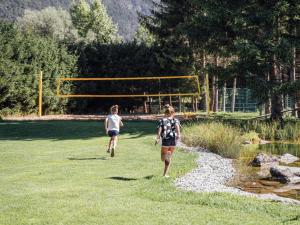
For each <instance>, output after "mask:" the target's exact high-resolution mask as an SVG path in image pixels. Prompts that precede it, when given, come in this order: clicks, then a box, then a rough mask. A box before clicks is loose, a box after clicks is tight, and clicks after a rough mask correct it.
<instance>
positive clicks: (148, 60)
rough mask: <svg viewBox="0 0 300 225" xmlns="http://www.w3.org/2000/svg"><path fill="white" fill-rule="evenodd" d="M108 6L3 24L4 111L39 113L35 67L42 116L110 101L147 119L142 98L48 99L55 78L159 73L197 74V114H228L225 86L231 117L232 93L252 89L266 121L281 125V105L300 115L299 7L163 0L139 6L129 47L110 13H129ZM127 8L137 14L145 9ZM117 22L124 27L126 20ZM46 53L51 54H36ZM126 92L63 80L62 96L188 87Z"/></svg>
mask: <svg viewBox="0 0 300 225" xmlns="http://www.w3.org/2000/svg"><path fill="white" fill-rule="evenodd" d="M107 2H108V1H103V2H102V1H98V0H94V1H92V0H91V1H87V0H79V1H77V2H76V3H73V4H71V5H70V6H69V8H67V9H62V8H54V7H47V8H44V9H42V10H25V12H24V15H22V16H20V17H18V18H17V19H16V20H15V21H14V22H5V21H2V22H1V33H0V41H1V45H0V48H1V49H0V52H1V55H0V75H1V77H0V78H1V79H0V91H1V92H2V93H1V96H3V97H2V98H1V99H0V108H1V112H2V114H16V113H22V114H28V113H35V112H36V110H37V107H36V106H37V105H36V104H37V101H36V99H37V91H33V90H36V89H37V82H36V80H35V79H34V78H35V77H34V76H36V74H37V73H38V71H39V70H43V71H44V73H45V81H44V82H45V95H44V105H43V106H44V113H61V112H67V113H102V112H105V111H106V110H107V109H108V107H109V105H110V104H115V103H116V104H120V105H121V107H122V108H123V110H124V109H126V110H125V111H126V112H129V111H131V109H130V107H133V106H135V107H143V108H144V112H147V104H148V105H150V104H152V99H148V98H136V99H134V100H132V99H131V100H128V99H121V98H119V99H106V100H104V99H101V100H99V99H94V98H91V99H84V98H82V99H80V100H78V99H59V98H57V97H55V95H56V93H55V92H56V89H55V87H56V84H57V79H58V77H59V76H73V77H76V76H86V77H100V78H103V77H128V76H166V75H196V76H198V77H199V80H201V96H200V97H199V98H192V99H191V102H190V103H191V104H192V105H193V108H194V110H195V109H197V108H198V107H200V109H203V110H206V111H207V112H208V113H209V112H210V111H214V112H218V111H221V110H222V111H226V110H228V108H227V107H226V105H228V98H227V97H226V96H228V88H229V87H230V89H231V90H232V91H231V94H230V95H231V96H230V104H231V107H230V111H232V112H233V111H235V110H236V99H235V98H236V96H238V93H237V88H247V89H251V91H252V96H251V97H252V98H254V99H255V100H256V103H257V106H259V107H260V109H261V111H264V112H265V113H266V114H270V118H271V119H273V120H282V111H283V110H284V109H286V108H288V107H290V108H292V109H293V110H294V111H293V112H294V115H295V116H297V111H298V112H299V111H300V110H299V107H300V93H299V90H300V70H299V68H300V60H299V59H300V55H299V49H300V38H299V33H300V32H299V30H300V19H299V18H300V3H299V1H296V0H293V1H288V2H287V1H284V0H278V1H272V2H270V1H243V2H239V3H237V2H234V3H233V2H232V1H227V0H222V1H218V2H212V1H200V0H198V1H194V0H186V1H181V0H161V1H160V3H157V4H155V7H152V10H150V13H149V12H146V11H147V10H149V8H148V7H145V5H144V4H143V7H145V8H140V9H139V10H138V11H142V12H146V13H145V14H143V15H140V17H139V22H140V24H139V25H138V28H137V29H136V32H135V33H134V35H133V38H132V39H130V40H127V41H124V37H122V36H121V35H120V30H121V29H124V27H123V25H120V24H117V23H116V22H115V20H114V18H112V17H111V16H110V15H109V10H111V11H112V9H113V10H115V11H114V12H115V13H114V14H118V13H119V14H120V10H118V7H119V6H120V4H121V2H122V3H123V4H124V5H123V7H125V6H126V7H129V8H130V4H125V2H127V1H116V2H115V5H113V4H112V5H111V6H112V8H111V9H109V6H108V5H105V3H106V4H107ZM109 2H110V3H112V2H113V1H109ZM117 2H119V4H117ZM128 2H130V3H132V4H133V5H134V6H135V7H134V8H135V9H136V8H137V6H138V5H140V3H142V1H128ZM149 4H150V3H149ZM121 5H122V4H121ZM140 6H141V5H140ZM120 7H121V6H120ZM40 8H43V7H40ZM129 11H130V10H129V9H127V13H128V12H129ZM129 14H130V13H129ZM120 15H121V14H120ZM128 18H129V17H128ZM135 18H136V19H137V14H135ZM123 22H124V23H125V24H127V25H128V21H127V20H124V21H123ZM136 23H137V21H136ZM124 26H125V25H124ZM43 48H47V49H48V54H47V51H40V50H39V49H42V50H44V49H43ZM68 74H69V75H68ZM130 85H131V87H130V88H129V86H128V85H121V84H120V83H114V84H113V85H112V84H110V85H105V86H100V84H99V82H89V83H88V82H86V83H80V82H78V83H76V82H73V83H72V82H70V83H69V82H65V83H64V85H62V87H61V88H62V89H61V91H62V93H70V92H72V93H95V94H99V93H108V94H110V93H116V92H118V91H119V92H122V91H123V92H125V91H128V90H130V92H131V93H135V92H139V91H141V90H140V89H141V87H143V88H144V90H145V91H149V90H150V89H151V90H152V91H153V92H156V93H157V92H161V91H164V92H168V93H171V92H173V93H174V92H175V93H178V92H181V91H191V90H192V89H193V88H194V85H193V84H191V83H189V82H186V83H184V82H182V83H180V85H179V86H178V82H175V81H174V83H170V84H169V86H165V87H162V86H159V85H157V84H154V83H151V82H148V83H143V84H141V85H140V86H136V85H133V84H130ZM18 87H23V88H22V89H19V88H18ZM128 88H129V89H128ZM180 88H181V89H180ZM162 89H163V90H162ZM20 99H22V101H20ZM287 99H289V100H290V103H289V105H288V104H287ZM163 101H166V102H169V103H170V104H172V101H176V104H177V105H176V106H179V105H180V104H181V101H184V99H181V98H180V97H179V96H176V97H174V98H171V97H170V98H167V99H163ZM298 116H300V112H299V113H298Z"/></svg>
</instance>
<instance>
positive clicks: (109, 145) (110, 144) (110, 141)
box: [108, 137, 113, 149]
mask: <svg viewBox="0 0 300 225" xmlns="http://www.w3.org/2000/svg"><path fill="white" fill-rule="evenodd" d="M112 142H113V139H112V137H111V138H110V139H109V142H108V149H111V147H112Z"/></svg>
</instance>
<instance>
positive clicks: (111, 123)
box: [107, 114, 121, 131]
mask: <svg viewBox="0 0 300 225" xmlns="http://www.w3.org/2000/svg"><path fill="white" fill-rule="evenodd" d="M120 122H121V117H120V116H118V115H117V114H111V115H108V116H107V123H108V130H116V131H120Z"/></svg>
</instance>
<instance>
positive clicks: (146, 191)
mask: <svg viewBox="0 0 300 225" xmlns="http://www.w3.org/2000/svg"><path fill="white" fill-rule="evenodd" d="M155 129H156V124H155V123H152V122H125V127H124V129H123V130H122V134H121V136H120V139H119V145H118V149H117V153H116V157H115V158H110V157H109V155H108V154H107V153H106V144H107V141H108V138H107V137H106V136H105V135H104V133H103V122H101V121H49V122H5V121H2V122H0V160H1V163H0V172H1V174H0V224H1V225H19V224H37V225H43V224H49V225H50V224H51V225H56V224H62V225H65V224H66V225H67V224H68V225H83V224H86V225H89V224H105V225H110V224H120V225H123V224H128V225H134V224H137V225H142V224H150V225H152V224H167V225H168V224H180V225H182V224H184V225H185V224H256V225H257V224H264V225H265V224H300V207H299V206H294V205H284V204H281V203H274V202H269V201H262V200H256V199H254V198H246V197H240V196H234V195H230V194H221V193H214V194H203V193H191V192H184V191H180V190H176V189H175V188H174V186H173V182H174V179H175V178H176V177H178V176H181V175H183V174H185V173H186V172H188V171H190V170H191V169H192V168H194V167H195V166H196V163H195V159H196V155H195V154H191V153H184V152H182V151H180V150H177V151H176V153H175V158H174V161H173V165H172V167H171V172H170V175H171V178H163V177H162V176H161V175H162V169H163V165H162V163H161V162H160V150H159V147H155V146H154V145H153V143H154V138H155Z"/></svg>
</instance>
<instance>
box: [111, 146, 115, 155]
mask: <svg viewBox="0 0 300 225" xmlns="http://www.w3.org/2000/svg"><path fill="white" fill-rule="evenodd" d="M114 156H115V149H114V148H112V149H111V153H110V157H114Z"/></svg>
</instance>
